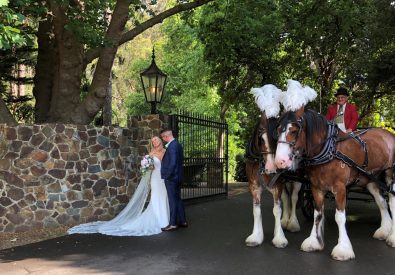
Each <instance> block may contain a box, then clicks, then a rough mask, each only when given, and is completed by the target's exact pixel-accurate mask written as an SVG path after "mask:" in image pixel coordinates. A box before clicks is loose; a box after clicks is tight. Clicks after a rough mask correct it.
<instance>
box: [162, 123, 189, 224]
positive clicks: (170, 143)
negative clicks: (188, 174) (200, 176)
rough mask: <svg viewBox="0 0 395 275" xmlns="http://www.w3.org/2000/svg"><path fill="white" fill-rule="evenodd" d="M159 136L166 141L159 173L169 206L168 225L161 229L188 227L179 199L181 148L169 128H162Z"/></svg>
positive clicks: (181, 169) (181, 172)
mask: <svg viewBox="0 0 395 275" xmlns="http://www.w3.org/2000/svg"><path fill="white" fill-rule="evenodd" d="M160 136H161V137H162V139H163V141H165V142H166V145H165V147H166V153H165V155H164V157H163V159H162V167H161V170H160V173H161V176H162V179H164V180H165V185H166V189H167V195H168V197H169V208H170V222H169V225H168V226H166V227H164V228H162V231H172V230H176V229H177V228H178V227H179V226H180V227H188V223H187V221H186V218H185V209H184V204H183V202H182V200H181V183H182V178H183V167H182V163H183V152H182V151H183V150H182V146H181V144H180V143H178V141H177V140H176V139H175V138H174V137H173V132H172V130H171V129H164V130H162V131H161V134H160ZM177 219H178V223H177Z"/></svg>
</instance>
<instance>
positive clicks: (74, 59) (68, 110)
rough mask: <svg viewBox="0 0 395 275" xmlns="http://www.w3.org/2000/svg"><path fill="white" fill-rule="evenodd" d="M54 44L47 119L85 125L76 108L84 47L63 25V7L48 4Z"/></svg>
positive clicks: (64, 18) (78, 99) (64, 13)
mask: <svg viewBox="0 0 395 275" xmlns="http://www.w3.org/2000/svg"><path fill="white" fill-rule="evenodd" d="M51 11H52V12H53V15H54V20H53V26H54V34H55V45H56V54H57V55H56V59H55V64H54V78H53V87H52V97H51V106H50V109H49V117H48V122H63V123H74V124H86V122H87V120H86V118H85V119H84V117H83V116H81V114H80V113H79V112H78V111H77V108H78V106H79V105H80V103H81V99H80V86H81V80H82V75H83V71H84V67H83V64H84V63H83V57H84V56H83V54H84V47H83V45H82V44H81V43H80V42H79V40H78V38H77V37H76V36H75V35H74V34H73V33H72V32H71V31H69V30H67V29H66V28H65V25H66V24H67V23H68V18H67V16H66V10H65V8H63V7H62V6H60V5H57V4H55V3H52V4H51Z"/></svg>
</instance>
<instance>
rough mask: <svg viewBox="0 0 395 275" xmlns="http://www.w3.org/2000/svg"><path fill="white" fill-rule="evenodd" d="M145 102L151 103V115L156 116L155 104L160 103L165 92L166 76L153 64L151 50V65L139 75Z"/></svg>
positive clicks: (153, 53)
mask: <svg viewBox="0 0 395 275" xmlns="http://www.w3.org/2000/svg"><path fill="white" fill-rule="evenodd" d="M140 78H141V84H142V85H143V90H144V95H145V100H146V101H147V102H148V103H151V114H157V113H158V111H157V110H156V104H157V103H161V101H162V98H163V93H164V91H165V85H166V79H167V75H166V74H164V73H163V72H162V71H161V70H160V69H159V68H158V66H157V65H156V63H155V50H154V49H152V62H151V65H150V66H149V67H148V68H147V69H146V70H145V71H143V72H142V73H141V74H140Z"/></svg>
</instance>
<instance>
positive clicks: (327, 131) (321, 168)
mask: <svg viewBox="0 0 395 275" xmlns="http://www.w3.org/2000/svg"><path fill="white" fill-rule="evenodd" d="M278 129H279V130H278V132H279V140H278V144H277V150H276V157H275V162H276V165H277V167H278V168H283V169H289V168H290V167H292V163H293V161H294V160H295V159H298V158H303V159H304V162H305V165H306V167H305V171H306V173H307V175H308V176H309V178H310V181H311V190H312V193H313V197H314V201H315V211H314V224H313V228H312V231H311V234H310V236H309V237H308V238H307V239H306V240H305V241H304V242H303V243H302V245H301V249H302V250H303V251H316V250H322V249H323V248H324V236H323V230H324V197H325V193H326V192H327V191H330V192H332V193H333V195H334V197H335V202H336V214H335V220H336V223H337V225H338V229H339V238H338V244H337V245H336V246H335V247H334V249H333V250H332V257H333V258H334V259H336V260H349V259H353V258H354V257H355V254H354V251H353V248H352V245H351V242H350V240H349V238H348V235H347V231H346V227H345V223H346V213H345V206H346V187H347V186H348V185H351V184H357V185H359V186H365V187H367V189H368V190H369V191H370V193H371V194H372V195H373V197H374V198H375V201H376V203H377V205H378V206H379V208H380V213H381V226H380V228H379V229H378V230H377V231H376V232H375V234H374V236H373V237H374V238H377V239H380V240H386V242H387V244H388V245H389V246H392V247H395V222H394V220H395V219H394V220H391V216H390V214H389V212H388V208H387V203H386V201H385V199H384V198H383V196H382V195H381V192H380V188H381V185H384V187H386V188H388V190H389V191H390V193H389V205H390V210H391V212H392V213H395V196H394V194H395V192H394V184H395V183H394V169H395V167H394V162H395V136H394V135H393V134H391V133H390V132H388V131H386V130H384V129H379V128H371V129H367V130H364V131H360V132H355V133H352V134H346V133H343V132H341V131H340V130H338V128H337V127H336V126H335V125H334V124H332V123H329V122H328V121H327V120H326V119H325V117H324V116H322V115H320V114H318V113H316V112H314V111H311V110H308V111H306V112H305V111H304V109H303V108H301V109H299V110H298V111H296V112H291V111H289V112H286V113H285V114H284V115H283V116H282V117H281V119H280V126H279V128H278ZM381 175H384V176H385V182H386V183H383V182H382V183H381V184H380V180H378V178H379V177H380V176H381Z"/></svg>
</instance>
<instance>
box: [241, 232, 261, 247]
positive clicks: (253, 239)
mask: <svg viewBox="0 0 395 275" xmlns="http://www.w3.org/2000/svg"><path fill="white" fill-rule="evenodd" d="M245 243H246V246H250V247H254V246H259V245H261V244H262V243H263V236H257V235H256V234H251V235H250V236H248V237H247V239H246V240H245Z"/></svg>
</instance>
